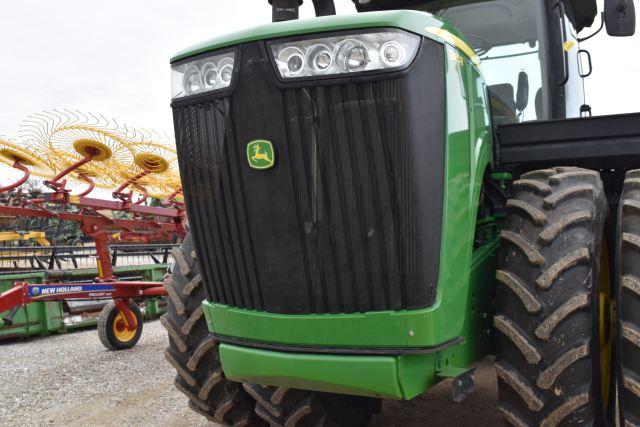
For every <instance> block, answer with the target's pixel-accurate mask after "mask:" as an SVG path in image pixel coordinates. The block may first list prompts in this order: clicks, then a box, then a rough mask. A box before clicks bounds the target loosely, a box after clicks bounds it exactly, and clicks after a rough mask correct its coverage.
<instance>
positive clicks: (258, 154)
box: [251, 144, 271, 163]
mask: <svg viewBox="0 0 640 427" xmlns="http://www.w3.org/2000/svg"><path fill="white" fill-rule="evenodd" d="M251 160H253V161H257V160H264V161H265V162H268V163H271V159H270V158H269V155H268V154H267V153H264V152H263V151H262V147H261V146H260V145H257V144H256V145H255V146H254V147H253V156H251Z"/></svg>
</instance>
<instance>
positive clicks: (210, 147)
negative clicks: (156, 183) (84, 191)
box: [174, 44, 444, 314]
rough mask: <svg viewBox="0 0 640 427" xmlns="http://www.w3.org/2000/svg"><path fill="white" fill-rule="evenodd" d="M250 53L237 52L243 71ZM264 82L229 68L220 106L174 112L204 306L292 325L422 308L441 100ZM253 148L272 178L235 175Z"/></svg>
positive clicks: (387, 83)
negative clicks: (264, 144)
mask: <svg viewBox="0 0 640 427" xmlns="http://www.w3.org/2000/svg"><path fill="white" fill-rule="evenodd" d="M423 50H425V48H424V47H423ZM260 52H261V51H260V49H259V48H258V46H257V44H253V45H246V46H245V47H244V50H243V55H242V57H243V58H244V60H243V62H244V64H245V65H246V64H247V63H248V60H249V58H252V57H253V58H255V57H259V56H260V55H261V53H260ZM423 54H424V53H423ZM255 63H257V61H254V62H253V63H252V64H255ZM267 65H268V64H267ZM425 66H427V65H425ZM431 67H433V65H431ZM266 69H267V67H266V66H265V62H264V61H263V62H262V67H261V66H259V65H255V66H244V67H242V69H241V71H240V74H239V75H238V76H237V77H236V78H238V82H237V87H236V89H235V91H234V93H233V94H232V95H231V96H226V97H223V98H218V99H208V100H206V101H200V102H196V103H192V104H186V105H176V106H174V120H175V130H176V141H177V147H178V153H179V158H180V169H181V173H182V178H183V185H184V188H185V194H186V202H187V206H188V212H189V218H190V225H191V230H192V233H193V235H194V239H195V242H196V248H197V251H198V255H199V259H200V262H201V266H202V271H203V279H204V281H205V284H206V288H207V290H208V293H209V295H208V297H209V298H210V299H212V300H213V301H216V302H220V303H223V304H228V305H231V306H235V307H242V308H250V309H256V310H266V311H269V312H275V313H298V314H302V313H353V312H365V311H380V310H400V309H407V308H418V307H425V306H428V305H430V304H432V303H433V301H434V299H435V286H436V280H437V272H438V268H437V265H438V262H439V258H438V257H439V248H440V246H439V244H440V229H441V228H440V221H441V216H442V200H441V199H442V180H443V177H442V175H443V163H444V162H443V158H442V157H443V154H442V153H443V149H442V144H443V140H444V137H443V135H442V134H443V131H442V126H443V122H444V117H443V112H442V110H443V107H442V106H441V105H440V104H442V103H443V101H441V100H439V101H438V102H436V104H437V106H436V107H427V106H425V105H424V104H421V101H422V100H421V99H415V97H414V96H409V94H408V92H407V88H408V87H409V86H410V84H411V81H412V80H411V79H409V78H407V77H404V78H394V79H389V80H379V81H366V82H359V83H346V84H345V83H343V84H336V85H330V86H315V87H313V86H309V87H297V88H289V89H286V88H278V87H277V86H276V85H275V84H274V83H273V80H272V79H269V78H267V77H266V76H265V73H266V72H265V70H266ZM440 74H441V73H440ZM442 78H443V77H442ZM436 83H437V84H436ZM437 85H440V86H443V83H442V80H440V81H437V82H435V83H434V86H437ZM426 92H428V91H426ZM433 95H434V94H428V93H425V96H433ZM435 95H436V96H437V95H438V94H437V93H436V94H435ZM416 110H418V111H416ZM438 123H439V125H438V126H436V127H434V124H438ZM429 132H432V134H431V135H428V133H429ZM258 138H265V139H269V140H271V141H272V143H273V145H274V148H275V151H276V156H277V160H276V162H277V163H276V165H275V167H274V168H272V169H269V170H265V171H257V170H253V169H251V168H250V167H249V165H248V162H247V159H246V145H247V143H248V142H250V141H252V140H254V139H258ZM429 140H433V141H432V142H429Z"/></svg>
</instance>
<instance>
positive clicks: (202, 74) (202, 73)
mask: <svg viewBox="0 0 640 427" xmlns="http://www.w3.org/2000/svg"><path fill="white" fill-rule="evenodd" d="M234 60H235V54H234V53H233V52H228V53H224V54H219V55H215V56H210V57H206V58H202V59H198V60H195V61H188V62H183V63H181V64H178V65H174V66H173V67H171V98H172V99H177V98H182V97H185V96H190V95H196V94H199V93H205V92H210V91H214V90H220V89H224V88H226V87H229V86H230V85H231V80H232V78H233V65H234Z"/></svg>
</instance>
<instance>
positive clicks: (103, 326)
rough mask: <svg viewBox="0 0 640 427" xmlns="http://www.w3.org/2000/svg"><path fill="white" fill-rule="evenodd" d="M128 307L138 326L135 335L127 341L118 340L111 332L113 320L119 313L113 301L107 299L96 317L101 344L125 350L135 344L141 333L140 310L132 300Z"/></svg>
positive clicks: (116, 349)
mask: <svg viewBox="0 0 640 427" xmlns="http://www.w3.org/2000/svg"><path fill="white" fill-rule="evenodd" d="M129 307H130V308H131V311H132V312H133V314H134V315H135V316H136V322H137V323H138V328H137V329H136V333H135V335H134V336H133V337H132V338H131V339H130V340H128V341H120V340H119V339H118V338H117V337H116V336H115V334H114V332H113V322H114V321H115V318H116V316H117V315H118V313H119V310H118V308H117V307H116V304H115V303H114V302H113V301H109V302H108V303H107V305H105V306H104V307H103V308H102V312H101V313H100V318H99V319H98V337H99V338H100V342H101V343H102V345H104V346H105V347H106V348H107V349H109V350H112V351H118V350H127V349H129V348H131V347H133V346H134V345H136V344H137V343H138V341H140V336H141V335H142V327H143V325H144V323H143V319H142V312H141V311H140V308H139V307H138V306H137V305H136V303H134V302H133V301H131V302H130V303H129Z"/></svg>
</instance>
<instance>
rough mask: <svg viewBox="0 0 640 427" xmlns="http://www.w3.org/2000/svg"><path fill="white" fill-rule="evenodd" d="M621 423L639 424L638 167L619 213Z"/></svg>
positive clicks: (630, 175) (627, 182)
mask: <svg viewBox="0 0 640 427" xmlns="http://www.w3.org/2000/svg"><path fill="white" fill-rule="evenodd" d="M618 215H619V216H618V245H617V248H618V266H617V267H618V283H619V286H618V290H617V291H618V294H617V314H618V331H619V334H618V341H617V350H618V363H619V367H618V396H619V399H620V424H621V425H622V426H638V425H640V170H635V171H631V172H628V173H627V177H626V180H625V183H624V189H623V192H622V197H621V200H620V207H619V214H618Z"/></svg>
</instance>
